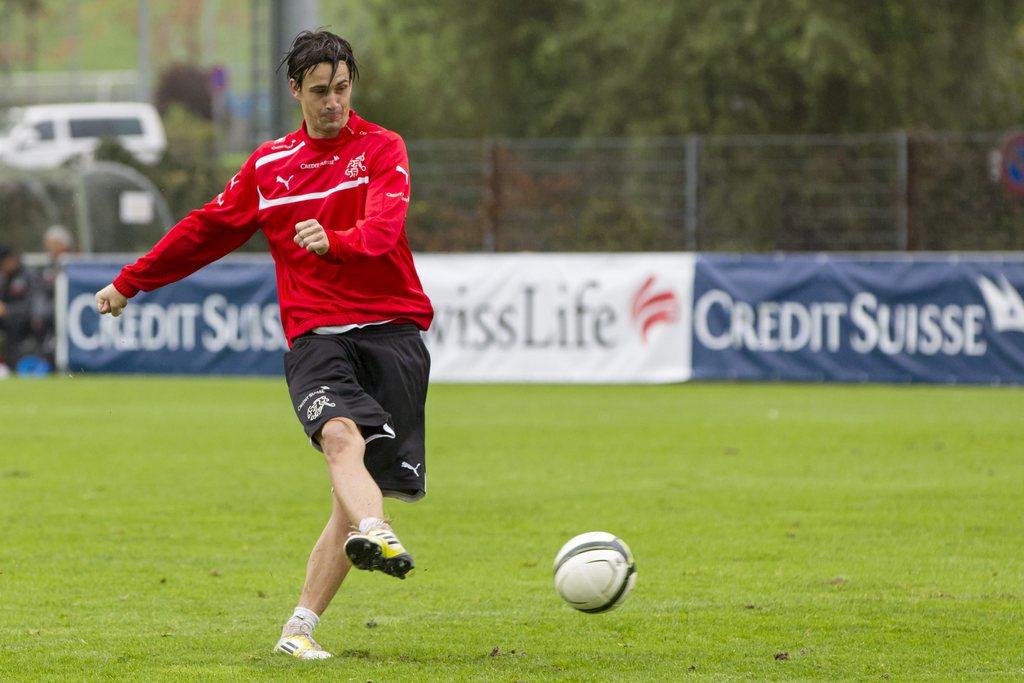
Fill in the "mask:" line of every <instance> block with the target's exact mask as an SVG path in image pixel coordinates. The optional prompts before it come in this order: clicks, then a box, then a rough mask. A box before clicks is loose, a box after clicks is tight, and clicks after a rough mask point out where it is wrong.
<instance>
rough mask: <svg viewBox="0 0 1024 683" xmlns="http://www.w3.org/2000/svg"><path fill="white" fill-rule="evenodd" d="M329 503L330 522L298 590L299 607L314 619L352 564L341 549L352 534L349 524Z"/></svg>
mask: <svg viewBox="0 0 1024 683" xmlns="http://www.w3.org/2000/svg"><path fill="white" fill-rule="evenodd" d="M332 503H333V505H332V507H333V509H332V511H331V518H330V519H329V520H327V525H326V526H324V530H323V531H322V532H321V533H320V538H319V539H317V542H316V545H314V546H313V551H312V552H311V553H310V554H309V562H308V563H306V583H305V584H304V585H303V587H302V597H301V598H299V607H305V608H306V609H308V610H312V611H313V612H316V614H317V616H320V615H322V614H323V613H324V610H326V609H327V606H328V605H329V604H331V600H332V599H333V598H334V595H335V593H337V592H338V588H340V587H341V582H342V581H344V580H345V576H346V575H347V574H348V570H349V569H351V568H352V563H351V562H349V561H348V558H347V557H345V552H344V550H343V549H342V548H343V547H344V546H345V539H346V538H348V534H349V532H350V531H352V528H353V527H352V523H351V522H349V519H348V517H347V516H346V515H345V512H344V511H343V510H342V509H341V506H340V505H339V504H338V499H337V498H336V497H335V498H333V500H332Z"/></svg>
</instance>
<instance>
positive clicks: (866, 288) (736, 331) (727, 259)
mask: <svg viewBox="0 0 1024 683" xmlns="http://www.w3.org/2000/svg"><path fill="white" fill-rule="evenodd" d="M1022 291H1024V257H1022V256H1020V255H998V254H995V255H983V254H972V255H960V254H921V255H913V256H910V255H896V254H893V255H878V254H873V255H865V256H854V255H820V254H818V255H816V254H807V255H801V254H788V255H778V256H774V255H749V256H734V255H711V254H702V255H700V256H699V257H698V258H697V263H696V269H695V280H694V291H693V349H692V351H693V377H694V379H755V380H773V379H781V380H804V381H822V380H824V381H830V380H831V381H853V382H863V381H870V382H938V383H957V382H969V383H990V384H999V383H1013V384H1020V383H1024V299H1022V296H1021V292H1022Z"/></svg>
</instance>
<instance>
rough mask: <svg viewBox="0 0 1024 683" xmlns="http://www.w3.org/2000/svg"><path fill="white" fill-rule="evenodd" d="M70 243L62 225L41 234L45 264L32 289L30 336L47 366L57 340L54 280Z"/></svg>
mask: <svg viewBox="0 0 1024 683" xmlns="http://www.w3.org/2000/svg"><path fill="white" fill-rule="evenodd" d="M74 243H75V240H74V238H73V237H72V236H71V231H70V230H68V229H67V228H65V227H64V226H63V225H51V226H50V227H49V228H48V229H47V231H46V232H45V233H44V234H43V248H44V249H45V250H46V256H47V260H46V264H45V265H44V266H43V267H42V269H41V270H40V271H39V277H38V282H37V283H36V287H34V288H33V289H34V297H33V305H32V333H33V334H34V335H35V337H36V339H37V340H38V348H39V351H40V353H41V354H42V355H43V357H44V358H45V359H46V360H47V362H48V363H49V364H50V365H51V366H52V365H53V361H54V358H53V356H54V350H55V348H56V339H57V335H56V329H55V319H54V310H55V304H54V296H55V293H56V289H57V278H58V277H59V276H60V273H61V269H62V268H63V267H64V264H63V260H64V255H65V254H67V253H69V252H70V251H71V250H72V248H73V247H74Z"/></svg>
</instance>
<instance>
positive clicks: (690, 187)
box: [686, 135, 700, 251]
mask: <svg viewBox="0 0 1024 683" xmlns="http://www.w3.org/2000/svg"><path fill="white" fill-rule="evenodd" d="M699 188H700V136H699V135H687V136H686V249H687V251H696V250H697V228H698V222H699V221H700V207H699V205H698V202H699V201H700V197H699V192H698V190H699Z"/></svg>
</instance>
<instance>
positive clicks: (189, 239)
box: [96, 157, 258, 316]
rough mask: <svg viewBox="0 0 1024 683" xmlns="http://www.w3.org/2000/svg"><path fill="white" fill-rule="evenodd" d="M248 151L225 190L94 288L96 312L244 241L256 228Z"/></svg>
mask: <svg viewBox="0 0 1024 683" xmlns="http://www.w3.org/2000/svg"><path fill="white" fill-rule="evenodd" d="M253 163H254V162H253V157H250V158H249V160H248V161H246V162H245V164H244V165H243V166H242V168H241V170H239V171H238V173H236V174H235V175H234V176H233V177H232V178H231V180H230V181H228V184H227V186H226V187H225V188H224V191H223V192H221V193H220V194H219V195H217V196H216V197H215V198H213V199H212V200H210V202H209V203H207V204H206V206H204V207H203V208H201V209H196V210H195V211H192V212H191V213H189V214H188V215H187V216H185V218H183V219H182V220H181V221H180V222H179V223H178V224H177V225H175V226H174V227H173V228H171V229H170V230H169V231H168V232H167V234H166V235H164V236H163V238H162V239H161V240H160V241H159V242H157V243H156V245H155V246H154V247H153V248H152V249H150V251H149V253H147V254H146V255H144V256H142V257H141V258H140V259H139V260H138V261H136V262H135V263H133V264H131V265H128V266H125V267H124V268H122V269H121V273H120V275H118V276H117V277H116V278H115V279H114V281H113V282H112V283H111V284H110V285H107V287H104V288H103V289H102V290H100V291H99V292H97V294H96V305H97V307H98V309H99V312H100V313H112V314H113V315H115V316H116V315H118V314H120V312H121V311H120V309H122V308H124V306H125V305H126V304H127V299H128V298H131V297H133V296H135V295H136V294H137V293H138V292H140V291H143V292H149V291H152V290H154V289H157V288H159V287H163V286H164V285H167V284H170V283H172V282H177V281H178V280H180V279H182V278H184V277H186V276H188V275H191V274H192V273H194V272H195V271H197V270H199V269H200V268H202V267H203V266H205V265H207V264H210V263H213V262H214V261H216V260H217V259H219V258H221V257H222V256H224V255H226V254H228V253H230V252H231V251H234V250H235V249H237V248H238V247H240V246H242V245H243V244H245V242H246V240H248V239H249V238H250V237H252V235H253V233H255V232H256V229H257V228H258V224H257V223H256V210H257V207H258V199H257V195H256V179H255V170H254V166H253Z"/></svg>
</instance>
